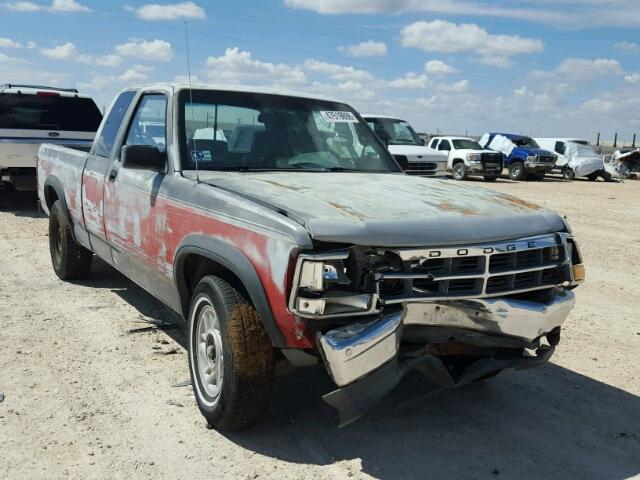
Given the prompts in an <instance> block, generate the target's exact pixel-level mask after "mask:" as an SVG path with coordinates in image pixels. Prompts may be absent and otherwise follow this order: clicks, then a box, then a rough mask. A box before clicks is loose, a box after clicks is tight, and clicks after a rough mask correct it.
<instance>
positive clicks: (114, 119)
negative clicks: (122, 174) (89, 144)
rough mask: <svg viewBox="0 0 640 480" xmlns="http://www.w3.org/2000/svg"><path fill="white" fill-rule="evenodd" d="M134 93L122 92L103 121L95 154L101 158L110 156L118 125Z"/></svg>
mask: <svg viewBox="0 0 640 480" xmlns="http://www.w3.org/2000/svg"><path fill="white" fill-rule="evenodd" d="M134 96H135V92H122V93H121V94H120V96H119V97H118V99H117V100H116V101H115V103H114V104H113V107H111V110H109V115H107V118H106V119H105V121H104V126H103V127H102V131H101V132H100V136H99V137H98V138H96V148H95V152H94V153H95V154H96V155H99V156H101V157H109V156H111V150H112V149H113V144H114V143H115V142H116V135H118V130H120V125H122V121H123V119H124V116H125V115H126V113H127V110H128V109H129V105H131V101H132V100H133V97H134Z"/></svg>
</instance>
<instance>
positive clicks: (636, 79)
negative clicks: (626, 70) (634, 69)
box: [624, 73, 640, 83]
mask: <svg viewBox="0 0 640 480" xmlns="http://www.w3.org/2000/svg"><path fill="white" fill-rule="evenodd" d="M624 81H625V82H627V83H640V73H630V74H629V75H625V76H624Z"/></svg>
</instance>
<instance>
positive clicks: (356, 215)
mask: <svg viewBox="0 0 640 480" xmlns="http://www.w3.org/2000/svg"><path fill="white" fill-rule="evenodd" d="M329 205H331V206H332V207H333V208H337V209H338V210H342V211H343V212H344V213H346V214H347V215H349V216H350V217H353V218H355V219H356V220H360V221H363V220H364V219H365V218H366V217H365V216H364V215H363V214H361V213H360V212H358V211H356V210H354V209H353V208H351V207H347V206H346V205H341V204H340V203H336V202H329Z"/></svg>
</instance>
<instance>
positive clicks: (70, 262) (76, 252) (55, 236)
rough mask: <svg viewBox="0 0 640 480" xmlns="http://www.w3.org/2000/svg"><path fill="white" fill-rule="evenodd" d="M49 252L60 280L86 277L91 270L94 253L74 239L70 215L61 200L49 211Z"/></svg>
mask: <svg viewBox="0 0 640 480" xmlns="http://www.w3.org/2000/svg"><path fill="white" fill-rule="evenodd" d="M49 252H50V253H51V264H52V265H53V271H54V272H56V275H57V276H58V278H60V280H74V279H79V278H84V277H86V276H87V275H88V274H89V270H91V259H92V258H93V254H92V253H91V252H90V251H89V250H87V249H86V248H84V247H83V246H82V245H78V244H77V243H76V242H75V240H74V239H73V235H72V234H71V223H70V222H69V217H68V215H67V212H66V211H65V209H64V207H63V206H62V203H60V201H59V200H56V201H55V202H54V204H53V205H52V206H51V209H50V211H49Z"/></svg>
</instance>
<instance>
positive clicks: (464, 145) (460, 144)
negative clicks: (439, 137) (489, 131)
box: [453, 138, 482, 150]
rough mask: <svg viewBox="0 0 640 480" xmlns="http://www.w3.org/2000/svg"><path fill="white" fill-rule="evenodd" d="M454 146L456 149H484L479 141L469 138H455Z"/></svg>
mask: <svg viewBox="0 0 640 480" xmlns="http://www.w3.org/2000/svg"><path fill="white" fill-rule="evenodd" d="M453 148H455V149H456V150H482V147H481V146H480V144H479V143H478V142H476V141H475V140H471V139H468V138H460V139H458V140H453Z"/></svg>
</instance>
